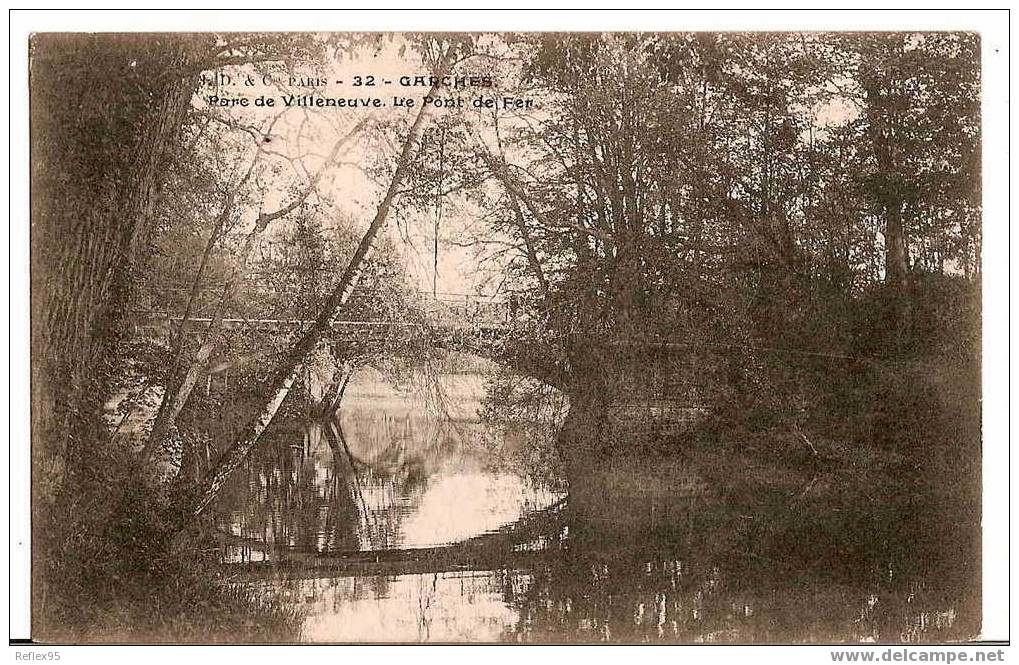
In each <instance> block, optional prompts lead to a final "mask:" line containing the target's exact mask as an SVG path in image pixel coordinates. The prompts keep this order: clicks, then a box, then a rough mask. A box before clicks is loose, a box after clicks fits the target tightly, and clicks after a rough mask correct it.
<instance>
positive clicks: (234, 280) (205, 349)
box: [141, 120, 366, 460]
mask: <svg viewBox="0 0 1019 665" xmlns="http://www.w3.org/2000/svg"><path fill="white" fill-rule="evenodd" d="M365 124H366V121H363V120H362V121H361V122H358V123H357V124H356V125H354V127H353V128H352V129H351V130H350V131H349V132H347V133H346V134H345V135H344V136H342V137H340V139H339V140H337V141H336V143H335V144H334V145H333V148H332V150H331V151H330V152H329V155H328V156H327V157H326V159H325V162H324V163H323V165H322V168H321V169H319V171H318V172H317V173H316V174H315V176H314V177H313V178H312V179H311V181H310V182H309V183H308V185H307V187H305V188H304V189H303V190H302V191H301V192H300V193H299V194H298V195H297V197H295V198H294V200H293V201H291V202H290V203H288V204H287V205H286V206H284V207H283V208H280V209H279V210H276V211H274V212H270V213H261V214H259V215H258V217H257V218H256V219H255V225H254V227H253V228H252V229H251V231H250V232H249V233H248V235H247V236H246V237H245V239H244V244H243V245H242V246H241V250H240V253H239V255H238V257H237V265H235V266H234V269H233V270H232V271H231V273H230V277H229V278H227V281H226V284H225V285H224V287H223V294H222V296H221V297H220V300H219V303H217V305H216V310H215V313H214V314H213V316H212V320H211V321H209V325H208V326H206V329H205V333H204V334H203V336H202V341H201V343H200V344H199V347H198V351H197V352H196V353H195V355H194V357H193V358H192V359H191V360H190V362H189V363H188V364H187V365H186V366H184V367H181V368H179V369H178V372H177V373H176V374H175V377H174V380H173V381H172V383H171V385H168V386H167V388H166V392H165V393H163V400H162V402H161V403H160V405H159V411H158V412H157V414H156V420H155V423H154V424H153V425H152V431H151V433H150V434H149V438H148V441H146V443H145V447H144V448H143V449H142V453H141V454H142V459H145V460H148V459H149V458H150V457H151V456H152V455H153V454H154V453H155V452H156V451H157V450H159V449H160V448H161V447H162V445H163V443H164V440H165V439H166V436H167V435H168V434H169V433H170V431H171V430H172V428H173V427H174V425H175V424H176V422H177V417H178V416H179V415H180V413H181V411H183V409H184V406H185V405H186V404H187V402H188V399H190V397H191V391H192V390H194V387H195V384H196V383H197V382H198V379H199V378H200V376H201V374H202V372H204V371H205V369H206V366H207V365H208V362H209V358H210V357H211V356H212V352H213V350H214V349H215V347H216V341H217V335H218V334H219V332H220V330H221V329H222V327H223V316H224V314H225V312H226V306H227V303H228V302H229V301H230V300H233V299H234V298H235V297H236V296H237V294H238V293H239V291H240V287H241V283H242V282H243V281H244V279H245V278H246V277H247V267H248V261H249V260H250V259H251V254H252V253H253V251H254V247H255V242H256V241H257V240H258V238H260V237H261V235H262V234H263V233H264V232H265V230H266V229H267V228H268V227H269V224H270V223H272V222H273V221H275V220H277V219H280V218H281V217H285V216H286V215H289V214H290V213H291V212H293V211H294V210H297V209H298V208H299V207H300V206H301V205H302V204H303V203H304V202H305V201H306V200H307V198H308V197H309V196H310V195H311V193H312V192H314V191H315V188H316V187H317V186H318V183H319V182H320V181H321V180H322V176H323V175H324V174H325V172H326V170H327V169H328V168H329V167H330V166H331V165H332V163H333V162H334V161H335V160H336V158H337V157H339V155H340V152H341V151H342V150H343V147H344V146H345V145H347V143H348V142H349V141H350V140H351V139H352V138H354V137H355V136H357V134H358V133H359V132H360V131H361V129H362V128H363V127H364V126H365ZM254 165H255V164H254V162H252V169H249V170H248V174H247V175H246V176H245V177H244V179H243V180H242V181H241V183H240V184H239V185H238V187H240V186H241V185H243V184H244V183H245V182H246V181H247V180H248V178H249V176H250V175H251V173H252V170H253V168H254ZM233 198H234V195H233V194H231V195H230V197H229V199H228V201H227V205H226V207H225V208H224V210H223V215H222V217H221V221H222V219H223V218H226V217H229V215H230V211H231V208H232V206H233ZM214 242H215V237H213V238H210V240H209V245H207V246H206V254H207V253H208V252H209V251H211V245H212V243H214ZM205 260H206V257H205V256H203V258H202V264H201V265H202V266H204V265H205ZM200 269H201V267H200ZM199 276H200V275H199ZM197 280H198V277H196V281H195V287H194V288H193V289H192V293H194V290H195V288H197V284H198V281H197ZM188 307H189V309H190V300H189V301H188ZM188 316H189V311H185V313H184V317H183V319H182V320H181V323H180V330H179V331H178V333H177V342H176V343H175V344H174V348H175V350H179V349H180V348H181V347H182V344H181V342H182V341H183V336H184V332H185V330H184V328H185V326H187V323H188V321H187V319H188ZM175 355H176V354H175Z"/></svg>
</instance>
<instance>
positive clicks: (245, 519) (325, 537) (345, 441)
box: [217, 375, 561, 562]
mask: <svg viewBox="0 0 1019 665" xmlns="http://www.w3.org/2000/svg"><path fill="white" fill-rule="evenodd" d="M464 382H465V379H464V377H462V376H454V377H449V383H450V384H452V385H450V386H447V391H448V392H449V393H451V394H453V395H456V394H458V393H460V394H461V395H462V399H459V400H458V401H457V403H456V404H455V405H454V407H453V408H451V409H448V410H447V411H444V412H443V413H442V414H441V415H437V414H435V413H434V411H431V410H430V409H428V408H426V405H425V404H424V403H423V402H422V400H421V398H419V397H418V396H416V395H413V394H412V395H404V396H401V395H400V394H399V393H397V392H396V391H395V390H394V389H393V388H392V387H390V386H388V384H386V383H385V382H384V381H382V380H381V379H380V378H379V377H378V376H373V375H369V376H368V377H367V378H361V380H360V381H356V382H354V384H353V385H352V386H351V387H350V388H348V395H347V397H346V398H345V402H344V409H343V410H342V412H341V414H340V415H339V417H337V418H336V419H334V420H332V421H328V422H301V423H295V424H293V426H291V427H290V428H284V429H281V430H277V431H275V432H273V433H272V434H271V435H270V436H269V437H268V440H267V442H266V445H265V446H263V448H262V449H261V450H260V453H259V454H258V455H256V456H254V457H253V458H252V460H251V461H250V463H249V464H248V465H247V466H246V467H245V469H244V471H243V473H238V474H237V477H235V478H234V479H233V480H232V482H231V484H230V486H229V487H227V488H226V490H225V492H224V498H223V500H221V501H220V502H219V503H218V506H217V519H218V523H219V528H220V529H221V530H222V531H223V532H225V533H228V534H230V535H232V536H234V539H233V540H232V542H228V543H227V545H226V551H225V559H226V560H227V561H235V562H248V561H260V560H263V559H264V556H265V551H266V550H268V551H275V552H276V553H277V554H280V553H281V551H289V550H293V551H295V552H305V553H306V552H320V553H330V552H348V551H372V550H384V549H392V548H422V547H432V546H436V545H445V544H449V543H455V542H458V541H461V540H464V539H466V538H469V537H472V536H477V535H479V534H483V533H486V532H493V531H496V530H497V529H499V528H500V527H502V526H504V525H506V524H509V523H512V522H514V521H516V520H517V519H519V518H520V517H521V516H523V515H526V514H528V513H531V512H534V511H536V510H540V509H542V508H545V507H548V506H549V505H551V504H553V503H554V502H555V501H557V500H558V499H559V498H561V494H558V493H556V492H552V491H548V490H545V489H542V488H541V487H538V486H536V485H535V484H533V483H530V482H528V481H527V480H526V479H524V478H521V477H520V476H519V475H516V474H514V473H511V472H509V471H507V470H506V469H499V468H495V467H493V464H492V460H491V459H490V458H489V457H488V456H486V455H485V454H484V448H483V446H481V445H479V443H478V442H479V441H480V440H481V439H482V437H488V438H490V437H491V433H490V432H485V431H484V428H483V426H482V425H481V423H480V422H479V421H478V418H477V406H476V403H475V404H474V405H473V411H472V410H471V406H472V400H476V397H475V395H476V394H477V392H478V391H479V390H480V383H479V382H478V380H477V379H475V380H474V381H473V382H472V383H473V385H470V386H467V388H471V389H473V390H474V392H473V393H471V392H468V391H467V390H466V389H465V387H464V385H463V384H464ZM465 393H466V394H465ZM449 411H452V414H450V413H449Z"/></svg>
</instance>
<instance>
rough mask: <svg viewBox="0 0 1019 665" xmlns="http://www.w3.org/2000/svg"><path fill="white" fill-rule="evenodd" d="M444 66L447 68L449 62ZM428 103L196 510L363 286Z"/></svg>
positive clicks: (254, 439) (252, 441) (241, 456)
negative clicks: (318, 306)
mask: <svg viewBox="0 0 1019 665" xmlns="http://www.w3.org/2000/svg"><path fill="white" fill-rule="evenodd" d="M440 69H444V67H442V68H440ZM438 90H439V85H435V86H432V88H431V90H430V91H429V93H428V94H429V96H434V95H435V94H436V93H437V92H438ZM428 108H429V107H427V106H422V107H421V109H420V110H419V111H418V114H417V117H416V118H415V119H414V122H413V124H412V125H411V128H410V131H409V132H408V133H407V137H406V138H405V139H404V143H403V148H402V150H401V151H400V156H399V158H398V160H397V164H396V171H395V172H394V173H393V177H392V179H391V180H390V183H389V187H388V188H387V190H386V193H385V195H384V196H383V198H382V201H381V203H379V206H378V209H377V210H376V213H375V217H374V219H372V222H371V224H370V225H369V226H368V230H367V231H365V234H364V236H363V237H362V238H361V242H360V243H359V244H358V247H357V249H356V250H355V251H354V255H353V256H352V257H351V259H350V262H349V263H348V264H347V268H346V269H345V270H344V272H343V275H342V276H341V277H340V280H339V282H338V283H337V285H336V288H335V289H334V290H333V292H332V294H330V296H329V298H328V300H327V301H326V303H325V305H324V307H323V308H322V312H321V313H320V314H319V316H318V318H317V319H316V320H315V322H314V323H313V324H312V326H311V328H309V329H308V331H307V332H305V333H304V335H302V336H301V338H300V339H299V340H297V342H295V343H294V345H293V346H291V348H290V350H289V351H288V352H287V354H286V356H285V357H284V359H283V361H282V362H281V363H280V365H279V367H278V368H277V370H276V372H275V373H274V375H273V377H272V379H271V380H270V382H269V384H268V389H267V390H266V392H265V395H266V401H265V404H264V405H263V407H262V408H261V409H260V410H259V412H258V413H257V414H256V415H255V417H254V418H253V419H252V420H251V421H250V422H249V423H248V425H247V426H246V427H245V428H244V430H243V432H242V434H241V436H240V438H239V439H238V440H237V441H236V442H234V443H233V445H231V446H230V447H229V448H228V449H227V450H226V452H224V453H223V455H222V456H221V457H220V458H219V461H218V462H217V463H216V465H215V466H214V467H213V469H212V471H211V472H210V473H209V474H208V475H207V476H206V478H205V480H204V482H203V486H202V487H201V488H200V493H201V494H200V498H199V499H198V502H197V504H196V505H195V506H194V510H193V513H194V514H195V515H199V514H201V513H202V511H204V510H205V509H206V508H207V507H208V506H209V504H211V503H212V502H213V500H215V498H216V496H217V495H218V494H219V491H220V490H221V489H222V487H223V484H224V483H225V482H226V480H227V478H229V477H230V475H231V474H232V473H233V472H234V471H235V470H236V469H237V467H239V466H240V465H241V464H242V463H243V462H244V460H245V459H246V458H247V456H248V454H249V453H250V452H251V450H252V449H253V448H254V447H255V445H256V444H257V443H258V440H259V438H260V437H261V436H262V433H263V432H264V431H265V429H266V428H267V427H268V426H269V423H271V422H272V419H273V417H275V415H276V412H277V411H278V410H279V407H280V405H281V404H282V403H283V400H284V399H286V397H287V395H288V394H289V393H290V388H291V387H292V386H293V384H294V381H295V380H296V379H297V374H298V372H299V371H300V368H301V365H302V364H303V363H304V361H305V358H307V356H308V354H309V353H311V352H312V350H313V349H314V348H315V346H316V345H317V344H318V343H319V341H320V340H321V339H322V337H323V335H324V333H325V332H326V331H327V330H328V329H329V327H330V324H331V322H332V320H333V319H334V318H335V317H336V315H337V314H338V313H339V311H340V309H341V308H342V307H343V305H345V304H346V303H347V300H348V299H349V298H350V294H351V293H352V292H353V291H354V288H355V287H356V286H357V283H358V281H359V279H360V277H361V273H362V270H363V268H364V265H365V263H366V261H367V258H368V255H369V253H370V252H371V251H372V249H373V247H374V243H375V239H376V238H377V236H378V234H379V232H380V231H381V230H382V227H383V225H384V224H385V222H386V219H387V217H388V215H389V209H390V207H391V206H392V204H393V200H394V199H395V198H396V194H397V191H398V190H399V188H400V185H401V184H402V183H403V180H404V178H405V176H406V174H407V169H408V166H409V164H410V159H411V154H412V152H413V147H414V145H415V143H416V142H417V139H418V137H419V135H420V134H421V128H422V126H423V125H424V121H425V117H426V116H427V112H428Z"/></svg>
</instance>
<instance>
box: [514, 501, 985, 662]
mask: <svg viewBox="0 0 1019 665" xmlns="http://www.w3.org/2000/svg"><path fill="white" fill-rule="evenodd" d="M785 519H787V520H791V519H792V518H791V517H785ZM575 526H577V525H575ZM740 530H741V527H739V526H737V523H736V522H735V521H733V520H732V519H729V518H728V517H726V518H722V519H717V520H716V519H715V518H710V519H708V518H706V517H705V518H694V519H693V520H691V521H690V522H689V523H688V524H686V525H685V526H682V527H681V526H680V525H674V528H673V529H671V530H668V531H667V532H663V531H659V532H657V533H649V534H647V537H646V538H643V539H639V538H637V537H635V535H634V533H633V532H632V531H631V530H627V531H626V532H625V533H622V532H619V531H616V530H614V529H613V528H612V527H611V526H606V525H605V524H595V525H593V526H592V525H588V528H587V530H586V534H585V535H583V536H581V537H580V538H574V537H572V536H573V535H574V534H576V533H577V532H578V531H580V532H581V533H583V532H584V529H576V528H572V527H571V537H570V538H569V539H568V542H567V544H566V547H565V548H564V550H563V552H562V555H561V556H558V557H553V558H549V559H546V560H545V563H543V564H542V565H540V566H538V567H536V568H535V569H534V570H533V571H532V579H531V583H530V584H529V585H528V586H527V587H526V589H525V590H523V592H522V593H521V591H520V589H515V588H514V589H507V590H506V592H504V599H505V602H507V603H508V604H510V605H511V606H513V607H514V608H516V609H517V611H518V612H519V615H520V618H519V621H518V624H517V625H516V626H515V628H514V629H513V630H512V631H510V633H508V634H507V635H506V639H508V640H523V641H534V642H550V641H551V642H563V641H567V642H598V641H612V642H631V643H632V642H678V643H696V642H739V643H761V642H787V641H807V642H841V641H851V642H859V641H884V642H896V641H905V642H917V641H926V642H930V641H945V640H951V639H961V638H966V637H972V636H973V635H975V634H976V632H977V631H978V630H979V619H978V617H979V607H978V602H979V599H975V598H973V597H972V595H971V592H970V590H971V589H972V588H973V582H972V580H970V581H969V582H968V583H965V581H964V580H962V579H959V580H953V581H951V582H949V581H947V580H946V575H950V573H949V572H946V571H950V570H952V569H953V568H958V567H959V566H958V563H959V562H957V561H936V559H937V557H938V554H936V553H934V552H931V551H928V550H927V549H926V548H925V549H922V550H913V551H909V547H910V546H913V547H916V546H918V545H919V544H918V542H917V541H915V540H911V539H910V540H909V541H908V542H907V543H906V544H905V546H904V547H902V548H900V549H899V550H898V551H895V552H889V550H888V549H887V548H882V547H880V546H878V545H877V544H874V543H871V544H872V545H873V548H872V550H873V551H874V552H881V554H876V555H875V556H874V557H873V558H872V559H870V560H866V561H864V560H858V559H855V558H854V559H853V560H852V562H851V563H847V564H846V568H845V569H843V571H842V572H841V573H840V574H838V575H831V574H830V573H828V570H827V569H828V568H829V567H830V565H831V561H829V560H827V559H824V560H821V561H816V562H814V565H813V566H811V565H810V564H809V562H806V561H804V560H803V559H802V558H800V557H799V556H798V555H796V554H792V552H793V551H794V550H795V549H796V548H795V547H792V546H791V544H790V547H788V549H786V548H785V547H784V546H783V545H782V544H780V543H774V542H768V543H767V544H765V543H764V542H763V541H758V539H759V537H760V534H759V533H758V532H756V531H754V530H747V529H742V533H740ZM779 530H780V529H779ZM903 535H904V536H906V534H905V533H904V534H903ZM844 537H845V538H846V539H860V538H863V539H866V538H868V537H879V538H880V537H883V535H882V534H871V535H868V534H867V533H865V532H861V533H846V534H844ZM906 537H907V538H908V536H906ZM748 539H749V540H754V541H757V542H749V540H748ZM925 545H926V544H925ZM919 546H921V547H923V545H919ZM786 551H788V552H790V553H791V554H790V556H789V557H785V556H783V554H784V552H786ZM942 552H943V550H942ZM889 557H892V558H889ZM904 557H905V558H904ZM848 569H851V570H852V573H848V572H847V570H848ZM906 571H908V572H906ZM957 576H958V575H957ZM956 582H959V583H958V584H957V583H956Z"/></svg>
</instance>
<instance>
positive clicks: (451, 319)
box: [135, 284, 516, 329]
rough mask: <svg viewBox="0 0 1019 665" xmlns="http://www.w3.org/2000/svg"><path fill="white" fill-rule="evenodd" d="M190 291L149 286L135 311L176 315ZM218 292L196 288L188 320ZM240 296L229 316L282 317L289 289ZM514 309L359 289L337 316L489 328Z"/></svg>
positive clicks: (211, 304) (464, 297)
mask: <svg viewBox="0 0 1019 665" xmlns="http://www.w3.org/2000/svg"><path fill="white" fill-rule="evenodd" d="M190 292H191V289H190V287H185V286H179V285H160V286H154V287H150V288H148V289H146V290H145V291H144V292H143V293H142V294H140V296H139V298H138V301H137V305H136V309H135V312H136V314H139V315H141V316H143V317H144V316H145V315H151V316H154V317H156V318H166V319H180V318H181V317H182V316H183V313H184V309H185V307H186V303H187V300H188V297H189V295H190ZM299 293H300V292H299V291H298V290H294V291H293V294H292V295H293V296H297V295H298V294H299ZM222 295H223V285H222V284H209V285H206V286H203V287H202V288H200V289H199V290H198V291H197V292H196V297H195V299H194V301H193V302H192V307H191V313H190V318H193V319H208V318H211V317H212V316H214V315H215V312H216V309H217V306H218V304H219V301H220V299H221V298H222ZM242 296H243V297H242V298H240V299H239V300H242V301H243V302H244V305H247V306H245V307H243V308H242V309H241V311H238V309H239V308H238V303H230V306H229V307H228V309H227V312H226V317H227V318H231V319H234V318H236V319H240V320H280V319H279V316H280V314H279V311H280V308H279V305H280V301H281V300H284V301H285V299H286V298H287V296H288V293H287V292H286V291H280V290H277V289H269V288H264V289H257V288H247V289H245V290H244V291H243V292H242ZM259 299H271V302H267V303H266V305H265V306H264V307H259V306H258V304H257V303H258V301H259ZM394 302H402V305H403V307H399V306H397V307H396V308H394V307H393V305H394ZM394 309H396V311H397V312H399V310H400V309H404V310H405V311H404V312H402V313H396V314H395V315H394V314H393V310H394ZM515 309H516V308H515V307H514V306H513V303H512V301H511V299H507V298H503V297H499V296H487V295H477V294H464V293H443V292H439V293H433V292H431V291H410V292H407V291H403V292H400V293H382V292H375V291H360V292H355V293H354V294H353V295H352V296H351V298H350V301H349V302H348V306H347V307H346V308H345V309H344V311H343V313H342V314H341V315H340V316H339V317H338V319H339V320H342V321H347V322H364V323H377V324H403V323H416V324H424V325H429V326H439V327H443V328H463V329H471V328H479V327H480V328H491V327H505V326H507V325H509V324H510V323H512V321H513V320H514V318H515V315H516V312H515ZM382 312H390V314H381V313H382Z"/></svg>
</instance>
